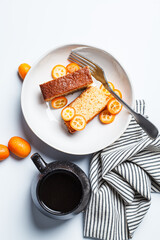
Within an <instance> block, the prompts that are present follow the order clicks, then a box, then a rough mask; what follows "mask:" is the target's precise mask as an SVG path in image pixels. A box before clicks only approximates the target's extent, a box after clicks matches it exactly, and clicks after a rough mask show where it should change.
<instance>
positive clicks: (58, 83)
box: [40, 66, 93, 101]
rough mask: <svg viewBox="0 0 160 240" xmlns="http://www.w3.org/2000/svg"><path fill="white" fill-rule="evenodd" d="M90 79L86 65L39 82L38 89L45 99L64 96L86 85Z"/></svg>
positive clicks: (90, 81) (49, 99) (89, 82)
mask: <svg viewBox="0 0 160 240" xmlns="http://www.w3.org/2000/svg"><path fill="white" fill-rule="evenodd" d="M91 83H93V81H92V77H91V73H90V71H89V67H88V66H86V67H84V68H81V69H79V70H77V71H75V72H73V73H70V74H67V75H65V76H63V77H60V78H57V79H54V80H51V81H49V82H46V83H43V84H40V89H41V92H42V94H43V98H44V100H45V101H51V100H52V99H53V98H56V97H60V96H65V95H67V94H69V93H72V92H75V91H77V90H79V89H83V88H86V87H88V86H89V85H90V84H91Z"/></svg>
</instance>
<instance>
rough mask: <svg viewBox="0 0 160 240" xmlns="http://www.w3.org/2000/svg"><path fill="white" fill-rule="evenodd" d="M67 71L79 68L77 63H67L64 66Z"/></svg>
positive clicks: (70, 71)
mask: <svg viewBox="0 0 160 240" xmlns="http://www.w3.org/2000/svg"><path fill="white" fill-rule="evenodd" d="M66 69H67V72H68V73H72V72H75V71H77V70H79V69H80V67H79V65H78V64H76V63H69V64H68V65H67V67H66Z"/></svg>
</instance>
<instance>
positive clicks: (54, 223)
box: [30, 199, 66, 230]
mask: <svg viewBox="0 0 160 240" xmlns="http://www.w3.org/2000/svg"><path fill="white" fill-rule="evenodd" d="M30 201H31V216H32V220H33V223H34V225H35V227H36V228H38V229H42V230H45V229H46V230H47V229H50V228H52V229H53V228H57V227H60V226H61V225H62V224H64V223H65V222H66V221H64V220H63V221H60V220H54V219H52V218H49V217H47V216H45V215H43V214H42V213H41V212H40V211H39V210H38V209H37V208H36V206H35V205H34V203H33V201H32V199H31V200H30Z"/></svg>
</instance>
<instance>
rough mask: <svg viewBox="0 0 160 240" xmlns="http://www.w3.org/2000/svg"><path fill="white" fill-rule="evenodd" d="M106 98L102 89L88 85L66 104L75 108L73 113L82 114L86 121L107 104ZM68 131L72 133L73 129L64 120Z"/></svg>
mask: <svg viewBox="0 0 160 240" xmlns="http://www.w3.org/2000/svg"><path fill="white" fill-rule="evenodd" d="M107 102H108V98H107V96H106V94H105V93H104V91H102V90H101V89H99V88H98V87H93V86H91V87H89V88H87V89H86V90H85V91H84V92H82V93H81V95H80V96H79V97H77V98H76V99H75V100H74V101H73V102H71V103H70V104H69V105H68V106H70V107H73V108H74V109H75V114H77V115H82V116H83V117H84V118H85V119H86V123H88V122H89V121H91V120H92V119H93V118H94V117H95V116H97V115H98V114H99V113H100V112H101V111H102V110H103V109H104V108H105V107H106V105H107ZM64 122H65V124H66V126H67V128H68V131H69V132H70V133H74V132H75V130H74V129H73V128H72V127H71V126H70V122H69V121H64Z"/></svg>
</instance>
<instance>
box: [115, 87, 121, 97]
mask: <svg viewBox="0 0 160 240" xmlns="http://www.w3.org/2000/svg"><path fill="white" fill-rule="evenodd" d="M114 92H115V93H116V94H117V95H118V97H120V98H122V93H121V91H120V90H118V89H114Z"/></svg>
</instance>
